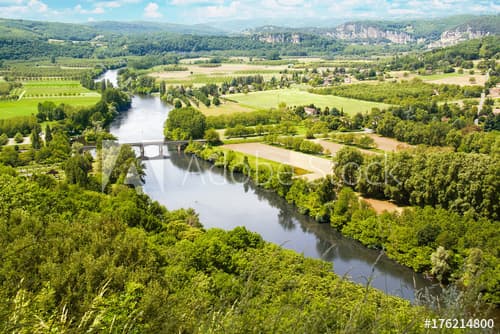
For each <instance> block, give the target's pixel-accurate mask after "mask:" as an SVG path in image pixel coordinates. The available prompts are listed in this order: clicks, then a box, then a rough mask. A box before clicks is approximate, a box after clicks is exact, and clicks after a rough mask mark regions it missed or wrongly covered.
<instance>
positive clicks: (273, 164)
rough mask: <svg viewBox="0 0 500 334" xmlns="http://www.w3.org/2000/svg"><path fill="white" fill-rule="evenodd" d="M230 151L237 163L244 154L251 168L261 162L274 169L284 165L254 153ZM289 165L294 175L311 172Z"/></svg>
mask: <svg viewBox="0 0 500 334" xmlns="http://www.w3.org/2000/svg"><path fill="white" fill-rule="evenodd" d="M231 144H234V143H231ZM217 149H218V150H221V151H226V152H227V151H232V150H230V149H228V148H222V147H218V148H217ZM232 152H234V154H235V157H236V160H237V161H238V162H239V163H243V159H244V157H245V156H246V157H248V164H249V165H250V167H251V168H252V169H255V166H257V165H260V166H262V165H263V164H268V165H269V166H271V167H272V169H273V170H275V171H276V170H280V167H281V166H283V165H284V164H281V163H279V162H276V161H272V160H268V159H264V158H257V157H256V156H254V155H250V154H244V153H241V152H236V151H232ZM257 161H258V163H257ZM290 167H291V168H292V169H293V174H294V175H295V176H300V175H305V174H310V173H311V172H310V171H308V170H305V169H303V168H300V167H294V166H290Z"/></svg>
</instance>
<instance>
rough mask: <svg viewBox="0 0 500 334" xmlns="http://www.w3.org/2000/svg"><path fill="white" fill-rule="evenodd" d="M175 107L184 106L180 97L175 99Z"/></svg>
mask: <svg viewBox="0 0 500 334" xmlns="http://www.w3.org/2000/svg"><path fill="white" fill-rule="evenodd" d="M174 108H175V109H180V108H182V102H181V100H179V99H175V102H174Z"/></svg>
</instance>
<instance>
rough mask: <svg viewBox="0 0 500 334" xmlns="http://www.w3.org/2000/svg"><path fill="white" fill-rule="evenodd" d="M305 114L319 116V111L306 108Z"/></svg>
mask: <svg viewBox="0 0 500 334" xmlns="http://www.w3.org/2000/svg"><path fill="white" fill-rule="evenodd" d="M304 112H305V113H306V115H308V116H313V115H317V114H318V110H317V109H316V108H311V107H304Z"/></svg>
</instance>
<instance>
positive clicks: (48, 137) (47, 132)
mask: <svg viewBox="0 0 500 334" xmlns="http://www.w3.org/2000/svg"><path fill="white" fill-rule="evenodd" d="M51 140H52V130H51V129H50V126H49V125H48V124H47V126H46V127H45V142H46V143H47V144H48V143H50V141H51Z"/></svg>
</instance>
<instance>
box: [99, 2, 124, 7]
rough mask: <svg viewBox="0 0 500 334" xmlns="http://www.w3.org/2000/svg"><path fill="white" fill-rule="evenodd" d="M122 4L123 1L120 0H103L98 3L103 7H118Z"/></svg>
mask: <svg viewBox="0 0 500 334" xmlns="http://www.w3.org/2000/svg"><path fill="white" fill-rule="evenodd" d="M121 6H122V3H121V2H120V1H101V2H97V3H96V7H101V8H118V7H121Z"/></svg>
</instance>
